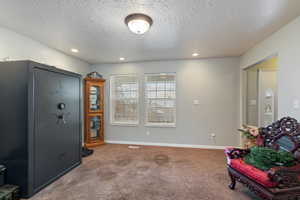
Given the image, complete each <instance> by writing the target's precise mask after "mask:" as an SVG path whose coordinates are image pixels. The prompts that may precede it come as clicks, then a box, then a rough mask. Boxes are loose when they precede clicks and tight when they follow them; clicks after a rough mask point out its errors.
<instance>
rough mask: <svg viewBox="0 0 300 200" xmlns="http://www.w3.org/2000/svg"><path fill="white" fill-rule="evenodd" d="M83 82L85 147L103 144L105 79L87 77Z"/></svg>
mask: <svg viewBox="0 0 300 200" xmlns="http://www.w3.org/2000/svg"><path fill="white" fill-rule="evenodd" d="M84 82H85V84H84V85H85V89H84V104H85V105H84V108H85V116H84V118H85V119H84V121H85V123H84V124H85V126H84V127H85V128H84V132H85V134H84V142H85V146H86V147H95V146H99V145H102V144H104V87H105V80H104V79H102V78H91V77H87V78H85V79H84Z"/></svg>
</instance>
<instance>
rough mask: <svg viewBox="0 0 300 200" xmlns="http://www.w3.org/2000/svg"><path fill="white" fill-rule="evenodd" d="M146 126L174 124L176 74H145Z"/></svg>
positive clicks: (172, 125)
mask: <svg viewBox="0 0 300 200" xmlns="http://www.w3.org/2000/svg"><path fill="white" fill-rule="evenodd" d="M145 101H146V102H145V103H146V112H145V114H146V117H145V118H146V119H145V121H146V126H170V127H174V126H175V125H176V74H175V73H160V74H146V75H145Z"/></svg>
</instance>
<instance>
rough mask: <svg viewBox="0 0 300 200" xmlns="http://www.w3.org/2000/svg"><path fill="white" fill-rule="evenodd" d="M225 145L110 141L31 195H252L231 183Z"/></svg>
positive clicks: (181, 198) (208, 199)
mask: <svg viewBox="0 0 300 200" xmlns="http://www.w3.org/2000/svg"><path fill="white" fill-rule="evenodd" d="M228 184H229V178H228V176H227V171H226V161H225V156H224V153H223V151H222V150H204V149H188V148H168V147H144V146H142V147H141V148H140V149H128V147H127V145H113V144H107V145H104V146H102V147H98V148H96V149H95V153H94V154H93V155H92V156H90V157H87V158H85V159H84V160H83V163H82V165H81V166H79V167H77V168H76V169H74V170H73V171H71V172H70V173H68V174H66V175H65V176H63V177H62V178H60V179H59V180H57V181H56V182H54V183H53V184H51V185H50V186H48V187H47V188H45V189H44V190H42V191H41V192H39V193H38V194H36V195H35V196H34V197H33V198H31V199H32V200H96V199H98V200H234V199H236V200H250V199H258V198H255V197H254V196H253V195H252V194H251V193H250V192H249V191H248V190H247V189H246V188H245V187H244V186H242V185H241V184H237V188H236V190H235V191H231V190H230V189H228V187H227V185H228Z"/></svg>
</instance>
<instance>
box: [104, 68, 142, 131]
mask: <svg viewBox="0 0 300 200" xmlns="http://www.w3.org/2000/svg"><path fill="white" fill-rule="evenodd" d="M118 76H135V77H136V80H137V113H136V114H137V116H136V117H137V120H136V121H130V122H120V121H119V122H118V121H114V117H113V116H114V114H115V109H114V104H113V97H114V94H113V88H112V86H113V84H112V83H113V77H118ZM139 102H140V80H139V76H138V74H135V73H132V74H111V75H110V76H109V109H110V112H109V114H110V117H109V118H110V124H111V125H113V126H138V125H139V124H140V103H139Z"/></svg>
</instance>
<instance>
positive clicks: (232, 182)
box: [228, 172, 236, 190]
mask: <svg viewBox="0 0 300 200" xmlns="http://www.w3.org/2000/svg"><path fill="white" fill-rule="evenodd" d="M228 174H229V177H230V179H231V183H230V184H229V185H228V187H229V188H230V189H231V190H234V189H235V184H236V180H235V178H234V176H233V175H232V174H231V173H230V172H228Z"/></svg>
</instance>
